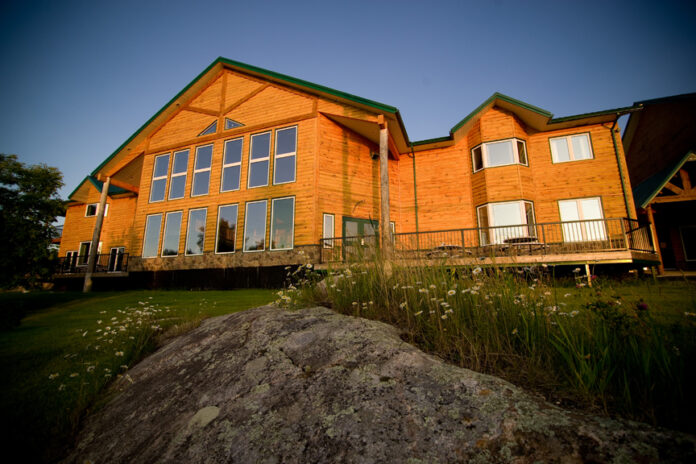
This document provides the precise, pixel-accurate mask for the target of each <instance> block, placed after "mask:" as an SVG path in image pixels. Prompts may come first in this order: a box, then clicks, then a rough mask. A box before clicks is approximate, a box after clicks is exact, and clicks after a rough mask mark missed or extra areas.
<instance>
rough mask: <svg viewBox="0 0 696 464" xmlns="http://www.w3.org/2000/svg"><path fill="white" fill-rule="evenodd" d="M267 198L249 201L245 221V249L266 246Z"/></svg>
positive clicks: (260, 248) (258, 249) (256, 249)
mask: <svg viewBox="0 0 696 464" xmlns="http://www.w3.org/2000/svg"><path fill="white" fill-rule="evenodd" d="M266 207H267V202H266V200H263V201H255V202H253V203H247V207H246V218H245V221H244V251H260V250H264V249H265V248H266Z"/></svg>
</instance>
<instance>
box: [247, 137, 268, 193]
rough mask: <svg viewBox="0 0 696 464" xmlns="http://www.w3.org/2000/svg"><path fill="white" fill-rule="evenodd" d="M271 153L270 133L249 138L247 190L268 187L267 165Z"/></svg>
mask: <svg viewBox="0 0 696 464" xmlns="http://www.w3.org/2000/svg"><path fill="white" fill-rule="evenodd" d="M270 153H271V133H270V132H264V133H262V134H254V135H252V136H251V148H250V149H249V182H248V186H249V188H253V187H264V186H266V185H268V165H269V163H270Z"/></svg>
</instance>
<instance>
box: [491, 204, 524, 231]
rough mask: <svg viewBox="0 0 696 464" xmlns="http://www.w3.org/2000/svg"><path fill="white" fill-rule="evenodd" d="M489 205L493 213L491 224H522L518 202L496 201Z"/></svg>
mask: <svg viewBox="0 0 696 464" xmlns="http://www.w3.org/2000/svg"><path fill="white" fill-rule="evenodd" d="M490 206H491V210H492V213H493V225H495V226H513V225H517V224H522V217H521V216H520V204H519V203H497V204H492V205H490Z"/></svg>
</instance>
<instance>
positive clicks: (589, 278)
mask: <svg viewBox="0 0 696 464" xmlns="http://www.w3.org/2000/svg"><path fill="white" fill-rule="evenodd" d="M585 275H587V286H588V287H591V286H592V274H590V263H585Z"/></svg>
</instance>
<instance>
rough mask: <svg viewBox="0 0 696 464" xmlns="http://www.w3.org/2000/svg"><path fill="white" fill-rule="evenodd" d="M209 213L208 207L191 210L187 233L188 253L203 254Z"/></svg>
mask: <svg viewBox="0 0 696 464" xmlns="http://www.w3.org/2000/svg"><path fill="white" fill-rule="evenodd" d="M207 213H208V210H207V209H194V210H191V211H190V212H189V222H188V232H187V234H186V254H187V255H200V254H203V241H204V240H205V218H206V216H207Z"/></svg>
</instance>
